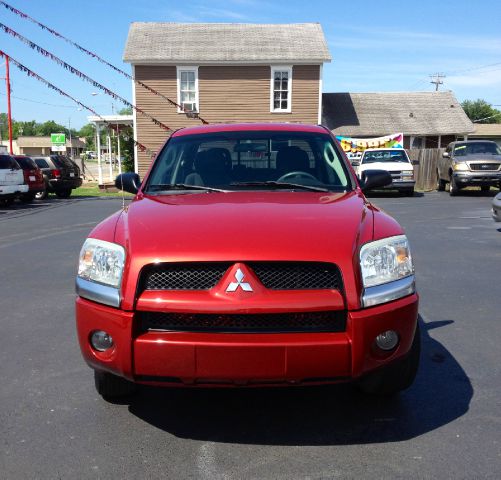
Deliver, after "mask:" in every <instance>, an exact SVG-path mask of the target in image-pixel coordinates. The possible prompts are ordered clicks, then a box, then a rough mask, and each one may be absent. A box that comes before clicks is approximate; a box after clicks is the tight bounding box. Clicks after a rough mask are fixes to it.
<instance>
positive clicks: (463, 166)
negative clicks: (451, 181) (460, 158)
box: [452, 163, 469, 171]
mask: <svg viewBox="0 0 501 480" xmlns="http://www.w3.org/2000/svg"><path fill="white" fill-rule="evenodd" d="M452 168H453V169H454V170H462V171H464V170H469V168H468V165H466V163H455V164H454V165H453V167H452Z"/></svg>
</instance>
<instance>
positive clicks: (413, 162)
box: [411, 160, 419, 165]
mask: <svg viewBox="0 0 501 480" xmlns="http://www.w3.org/2000/svg"><path fill="white" fill-rule="evenodd" d="M411 163H412V165H419V160H412V162H411Z"/></svg>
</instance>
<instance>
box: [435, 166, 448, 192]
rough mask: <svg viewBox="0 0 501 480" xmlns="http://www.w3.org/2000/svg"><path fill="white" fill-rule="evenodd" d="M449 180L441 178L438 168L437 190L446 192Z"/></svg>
mask: <svg viewBox="0 0 501 480" xmlns="http://www.w3.org/2000/svg"><path fill="white" fill-rule="evenodd" d="M446 183H447V182H446V181H445V180H442V179H441V178H440V174H439V173H438V170H437V190H438V191H439V192H444V191H445V184H446Z"/></svg>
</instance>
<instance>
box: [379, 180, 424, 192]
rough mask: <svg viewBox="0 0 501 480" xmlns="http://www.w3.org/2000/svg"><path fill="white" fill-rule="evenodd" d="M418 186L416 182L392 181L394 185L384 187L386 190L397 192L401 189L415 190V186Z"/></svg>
mask: <svg viewBox="0 0 501 480" xmlns="http://www.w3.org/2000/svg"><path fill="white" fill-rule="evenodd" d="M415 185H416V181H415V180H395V179H393V180H392V183H391V184H390V185H387V186H386V187H384V188H385V189H388V190H395V189H397V190H398V189H401V188H405V189H407V188H414V186H415Z"/></svg>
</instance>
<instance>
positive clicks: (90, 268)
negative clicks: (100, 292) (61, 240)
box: [78, 238, 125, 289]
mask: <svg viewBox="0 0 501 480" xmlns="http://www.w3.org/2000/svg"><path fill="white" fill-rule="evenodd" d="M124 263H125V250H124V248H123V247H122V246H120V245H117V244H116V243H111V242H105V241H103V240H96V239H95V238H88V239H87V240H85V243H84V244H83V247H82V250H81V251H80V261H79V264H78V276H79V277H80V278H83V279H84V280H90V281H91V282H96V283H100V284H103V285H109V286H111V287H114V288H116V289H118V288H119V287H120V283H121V281H122V272H123V268H124Z"/></svg>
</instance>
